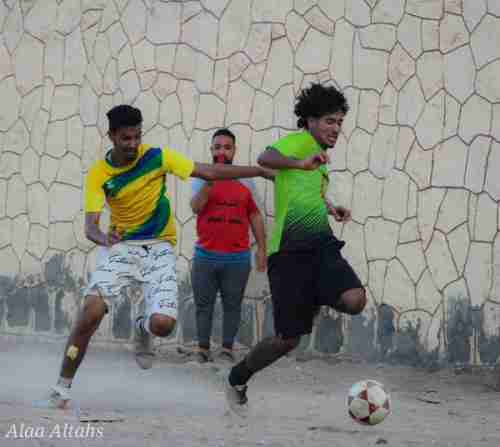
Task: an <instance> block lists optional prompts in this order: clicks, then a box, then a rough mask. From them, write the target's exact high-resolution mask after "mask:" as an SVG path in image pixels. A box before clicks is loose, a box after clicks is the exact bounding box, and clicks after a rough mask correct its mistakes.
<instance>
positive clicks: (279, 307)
mask: <svg viewBox="0 0 500 447" xmlns="http://www.w3.org/2000/svg"><path fill="white" fill-rule="evenodd" d="M342 245H343V243H342V242H340V241H338V240H336V239H333V240H332V241H330V242H328V243H326V244H324V245H322V246H321V247H318V248H317V249H313V250H302V251H287V252H284V251H282V252H277V253H274V254H272V255H271V256H270V257H269V259H268V276H269V286H270V288H271V295H272V303H273V313H274V329H275V332H276V334H277V335H281V336H282V337H284V338H294V337H298V336H300V335H304V334H310V333H311V331H312V326H313V320H314V316H315V314H316V313H317V311H318V310H319V307H320V306H330V307H333V308H335V307H336V305H337V303H338V301H339V299H340V296H341V294H342V293H344V292H345V291H346V290H350V289H357V288H362V287H363V285H362V284H361V281H360V279H359V278H358V275H356V273H355V272H354V270H353V269H352V267H351V266H350V265H349V263H348V262H347V261H346V260H345V259H344V258H343V257H342V255H341V253H340V248H341V247H342Z"/></svg>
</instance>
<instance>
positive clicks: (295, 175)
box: [268, 131, 333, 255]
mask: <svg viewBox="0 0 500 447" xmlns="http://www.w3.org/2000/svg"><path fill="white" fill-rule="evenodd" d="M269 148H272V149H276V150H277V151H279V152H280V153H281V154H282V155H284V156H287V157H293V158H296V159H299V160H302V159H304V158H307V157H310V156H311V155H314V154H317V153H320V152H321V151H322V149H321V147H320V145H319V144H318V143H317V142H316V140H315V139H314V138H313V137H312V135H311V134H310V133H309V132H307V131H303V132H294V133H291V134H288V135H286V136H285V137H283V138H281V139H279V140H278V141H276V142H275V143H273V144H271V145H270V146H269ZM328 182H329V179H328V170H327V168H326V166H325V165H323V166H321V167H319V168H318V169H316V170H314V171H304V170H302V169H281V170H279V171H278V173H277V175H276V177H275V180H274V212H275V215H274V228H273V231H272V234H271V238H270V241H269V248H268V254H269V255H271V254H273V253H275V252H277V251H289V250H307V249H313V248H314V247H316V246H317V244H321V242H322V241H324V240H326V239H330V238H332V236H333V233H332V229H331V227H330V223H329V221H328V210H327V208H326V204H325V201H324V196H325V193H326V189H327V187H328Z"/></svg>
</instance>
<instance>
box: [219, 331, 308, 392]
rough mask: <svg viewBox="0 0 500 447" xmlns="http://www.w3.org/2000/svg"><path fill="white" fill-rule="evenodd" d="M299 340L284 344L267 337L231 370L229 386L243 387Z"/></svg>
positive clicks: (279, 340) (277, 339) (274, 338)
mask: <svg viewBox="0 0 500 447" xmlns="http://www.w3.org/2000/svg"><path fill="white" fill-rule="evenodd" d="M298 340H300V338H297V339H296V340H294V342H293V343H292V342H285V341H283V340H282V339H281V338H279V337H268V338H265V339H264V340H262V341H261V342H259V343H257V344H256V345H255V346H254V348H253V349H252V350H251V351H250V352H249V353H248V355H246V356H245V358H244V359H243V360H242V361H241V362H240V363H238V364H237V365H236V366H234V367H233V368H232V369H231V373H230V374H229V383H230V384H231V386H236V385H245V384H246V383H247V382H248V380H249V379H250V377H252V376H253V375H254V374H255V373H256V372H258V371H260V370H262V369H264V368H266V367H268V366H269V365H270V364H271V363H274V362H275V361H276V360H278V359H279V358H281V357H283V356H284V355H285V354H287V353H288V352H290V351H291V350H292V349H293V348H294V347H295V346H296V345H297V344H298Z"/></svg>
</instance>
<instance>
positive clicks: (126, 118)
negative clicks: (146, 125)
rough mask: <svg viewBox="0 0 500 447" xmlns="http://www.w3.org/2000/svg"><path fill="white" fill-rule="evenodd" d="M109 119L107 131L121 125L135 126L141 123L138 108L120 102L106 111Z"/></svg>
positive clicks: (111, 130) (112, 130)
mask: <svg viewBox="0 0 500 447" xmlns="http://www.w3.org/2000/svg"><path fill="white" fill-rule="evenodd" d="M106 116H107V117H108V121H109V131H110V132H114V131H116V130H118V129H120V128H121V127H135V126H139V125H140V124H142V113H141V111H140V110H139V109H137V108H135V107H132V106H129V105H127V104H121V105H118V106H115V107H113V108H112V109H110V110H109V112H108V113H106Z"/></svg>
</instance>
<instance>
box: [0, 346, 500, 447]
mask: <svg viewBox="0 0 500 447" xmlns="http://www.w3.org/2000/svg"><path fill="white" fill-rule="evenodd" d="M61 350H62V346H60V345H58V344H46V345H44V344H39V345H27V344H26V343H23V344H19V343H10V342H9V343H7V342H4V341H2V339H0V359H1V362H0V365H1V366H0V446H4V445H5V446H10V445H13V446H25V445H26V446H44V447H48V446H59V445H65V446H76V445H78V446H87V445H91V446H101V445H105V446H120V447H126V446H159V445H162V446H165V447H171V446H172V447H181V446H189V447H195V446H214V447H215V446H218V447H222V446H242V447H245V446H269V447H278V446H283V447H289V446H328V447H336V446H342V447H357V446H374V445H388V446H412V447H417V446H423V447H424V446H425V447H429V446H454V447H461V446H470V447H482V446H484V447H486V446H492V447H493V446H495V447H498V446H499V445H500V393H495V392H493V391H492V390H491V389H490V388H488V386H485V377H483V376H482V375H480V374H478V373H471V372H463V373H461V374H457V373H456V372H453V371H444V370H442V371H438V372H433V373H430V372H426V371H421V370H415V369H409V368H403V367H394V366H389V365H366V364H363V363H360V362H354V361H352V360H349V359H343V360H337V361H333V360H330V361H328V362H327V361H324V360H318V359H316V360H309V361H307V362H298V361H296V360H295V359H294V358H285V359H282V360H281V361H280V362H278V363H277V364H276V365H275V366H273V367H271V368H269V369H267V370H266V371H264V372H262V373H261V374H260V375H258V376H257V377H255V378H254V379H253V380H252V382H251V384H250V389H249V398H250V399H251V403H252V411H251V415H250V417H249V418H248V420H247V421H241V420H240V419H238V418H236V417H235V416H232V415H231V414H229V413H228V412H227V410H226V407H225V402H224V398H223V394H222V388H221V384H220V382H219V375H220V373H219V374H217V373H216V372H215V369H214V368H200V367H198V366H195V365H194V364H193V363H192V362H186V359H185V358H182V357H181V356H180V355H179V354H177V353H176V352H175V349H172V351H171V352H170V353H168V352H167V354H166V355H162V357H161V358H160V359H159V360H158V361H157V362H156V363H155V366H154V367H153V369H151V370H149V371H141V370H139V369H138V368H137V367H136V364H135V361H134V359H133V357H132V355H131V354H130V353H128V352H116V351H115V352H107V351H102V350H98V349H93V350H91V351H90V352H89V353H88V355H87V358H86V360H85V362H84V364H83V366H82V368H81V369H80V371H79V374H78V376H77V379H76V381H75V383H74V385H73V395H74V397H75V398H76V400H77V402H78V403H79V406H80V407H81V420H78V419H76V417H75V416H74V415H73V414H72V413H71V412H67V413H65V412H60V411H49V410H43V409H36V408H33V405H32V402H33V401H34V400H36V399H39V398H40V397H42V396H43V395H44V393H45V391H46V390H47V387H48V385H49V384H52V383H54V381H55V378H56V376H57V370H58V367H59V362H60V354H61ZM221 371H224V369H221ZM365 378H372V379H375V380H379V381H381V382H383V383H384V384H385V385H386V387H387V388H388V389H389V390H390V392H391V398H392V405H393V408H392V409H393V413H392V414H391V415H390V416H389V418H388V419H387V420H386V421H384V422H383V423H382V424H380V425H379V426H376V427H364V426H360V425H357V424H356V423H354V422H353V421H351V420H350V419H349V417H348V416H347V414H346V408H345V403H344V401H345V395H346V393H347V391H348V389H349V387H350V385H351V384H352V383H354V382H355V381H358V380H361V379H365ZM89 420H90V421H89ZM14 432H15V433H14ZM77 435H78V436H85V435H87V438H80V437H78V438H77ZM23 436H24V437H23ZM26 436H31V438H30V439H27V438H26ZM33 436H37V437H33Z"/></svg>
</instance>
